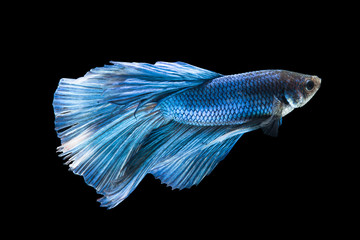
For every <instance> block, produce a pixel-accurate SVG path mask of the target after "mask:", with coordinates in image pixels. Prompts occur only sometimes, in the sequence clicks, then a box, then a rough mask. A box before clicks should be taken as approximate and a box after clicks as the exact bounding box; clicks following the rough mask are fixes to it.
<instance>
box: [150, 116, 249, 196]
mask: <svg viewBox="0 0 360 240" xmlns="http://www.w3.org/2000/svg"><path fill="white" fill-rule="evenodd" d="M168 128H172V129H176V131H174V130H173V131H169V130H170V129H168ZM231 130H233V128H230V127H229V126H220V127H206V128H204V127H196V126H189V125H184V124H179V123H174V122H172V123H170V124H169V125H167V126H165V127H163V129H162V130H161V132H162V133H168V134H165V135H166V136H164V134H161V135H162V136H163V137H162V139H161V140H160V141H159V143H160V142H162V144H163V146H166V147H165V148H162V151H165V153H164V152H161V153H160V152H158V153H157V152H156V151H155V152H154V155H157V156H158V159H159V161H158V162H157V164H155V165H154V166H153V167H152V168H151V169H150V171H149V172H150V173H151V174H153V175H154V176H155V177H156V178H159V179H160V180H161V182H162V183H165V184H167V185H168V186H171V187H172V188H173V189H184V188H190V187H191V186H193V185H197V184H199V183H200V182H201V180H202V179H203V178H204V177H205V176H206V175H208V174H210V173H211V172H212V170H213V169H214V168H215V167H216V166H217V164H218V163H219V162H220V161H221V160H222V159H224V158H225V157H226V155H227V154H228V153H229V152H230V150H231V148H232V147H233V146H234V145H235V143H236V142H237V141H238V139H239V138H240V137H241V136H242V134H237V135H231V136H230V137H229V138H227V139H223V140H222V141H215V142H214V140H215V139H218V138H219V137H220V136H222V135H224V134H226V133H228V132H229V131H231ZM171 133H173V134H171ZM161 135H160V134H156V133H155V134H154V135H153V137H154V139H152V137H151V136H150V138H149V140H150V141H152V140H155V137H158V136H161ZM155 141H156V140H155ZM153 144H154V142H152V144H151V145H153Z"/></svg>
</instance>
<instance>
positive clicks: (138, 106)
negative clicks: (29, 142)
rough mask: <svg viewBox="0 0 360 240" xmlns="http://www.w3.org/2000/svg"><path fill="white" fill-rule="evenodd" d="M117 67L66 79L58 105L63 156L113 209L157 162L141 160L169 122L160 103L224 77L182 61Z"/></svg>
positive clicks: (115, 64) (58, 94)
mask: <svg viewBox="0 0 360 240" xmlns="http://www.w3.org/2000/svg"><path fill="white" fill-rule="evenodd" d="M112 63H113V65H107V66H104V67H101V68H95V69H92V70H90V72H88V73H87V74H86V75H85V76H84V77H81V78H78V79H67V78H64V79H61V80H60V83H59V86H58V88H57V90H56V92H55V94H54V101H53V107H54V112H55V130H56V131H57V134H58V137H59V138H60V139H61V146H60V147H59V148H58V151H59V152H61V154H60V156H62V157H64V158H65V159H67V162H66V163H67V164H69V166H70V170H72V171H73V172H74V173H75V174H78V175H81V176H83V177H84V179H85V182H86V183H87V184H88V185H90V186H92V187H94V188H95V189H96V190H97V192H98V193H100V194H103V195H104V199H107V200H108V201H107V202H106V203H104V204H103V205H105V206H108V207H114V206H116V205H117V204H118V203H120V202H121V201H122V200H123V199H125V198H126V197H127V196H128V194H130V193H131V192H132V191H133V190H134V188H135V187H136V186H137V184H138V182H139V181H140V180H141V179H142V178H143V176H144V174H146V172H147V171H148V170H150V168H151V167H153V165H154V163H153V162H156V161H155V158H153V159H152V160H151V163H148V162H149V161H148V160H149V159H144V158H143V157H141V156H140V155H141V154H143V153H142V152H143V151H142V150H141V149H142V147H141V146H142V145H143V144H144V142H145V139H147V138H148V136H149V135H150V134H151V132H152V131H153V130H154V129H157V128H159V127H161V126H163V125H164V124H166V123H167V120H165V119H164V118H163V116H162V114H161V112H160V110H159V109H158V108H157V104H158V102H159V101H160V100H161V99H163V98H164V97H166V96H169V95H170V94H173V93H175V92H178V91H181V90H184V89H188V88H191V87H196V86H198V85H201V84H203V83H204V82H206V81H208V80H210V79H213V78H216V77H219V76H221V75H220V74H217V73H214V72H211V71H208V70H205V69H202V68H198V67H195V66H192V65H189V64H186V63H182V62H176V63H167V62H157V63H156V64H154V65H152V64H146V63H122V62H112ZM136 165H139V166H136ZM130 166H134V167H130ZM114 193H117V194H114ZM114 198H116V199H114ZM109 199H110V200H109ZM110 202H111V203H110Z"/></svg>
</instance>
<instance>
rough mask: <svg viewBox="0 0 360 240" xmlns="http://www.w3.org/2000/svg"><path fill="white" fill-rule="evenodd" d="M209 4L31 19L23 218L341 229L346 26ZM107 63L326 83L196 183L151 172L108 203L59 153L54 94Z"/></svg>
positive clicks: (176, 227)
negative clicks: (338, 113)
mask: <svg viewBox="0 0 360 240" xmlns="http://www.w3.org/2000/svg"><path fill="white" fill-rule="evenodd" d="M214 7H215V8H214V10H212V11H209V12H207V11H205V10H204V9H202V8H200V9H196V10H195V9H193V8H190V7H189V8H185V9H184V10H183V11H181V10H180V12H181V13H176V14H175V13H174V12H172V11H165V10H164V12H162V11H161V10H158V11H157V12H156V14H155V13H154V12H147V11H146V9H144V12H141V13H139V12H136V14H133V15H131V13H134V9H129V12H130V16H128V15H126V16H124V15H121V14H115V13H116V10H115V13H113V12H112V14H106V13H104V14H103V15H101V17H100V16H99V15H97V14H94V13H95V12H98V11H99V10H96V9H93V11H94V12H93V11H85V10H84V11H83V12H82V9H81V8H80V9H76V10H74V12H73V11H70V10H68V9H66V10H63V11H60V12H55V11H54V12H53V13H47V14H45V15H43V17H42V18H40V19H38V20H36V21H35V22H34V23H33V24H30V25H29V28H30V30H31V31H29V32H28V35H27V37H28V38H30V40H31V41H27V42H26V44H25V45H24V46H22V47H24V48H25V49H26V50H27V52H26V54H23V55H21V57H23V59H24V61H25V60H26V61H28V62H31V64H33V66H34V67H33V68H32V69H31V70H30V71H29V72H28V73H29V74H28V76H29V79H27V81H30V79H31V82H32V83H31V87H33V89H32V93H35V94H32V95H33V96H35V97H33V106H35V107H33V108H29V109H27V110H25V111H28V112H26V114H25V117H24V118H29V119H30V118H33V116H36V121H35V122H36V123H35V124H36V125H35V126H36V127H35V126H33V127H32V129H30V130H29V129H28V130H27V131H28V136H29V134H30V133H29V131H31V133H32V131H34V133H32V134H34V135H35V136H38V139H39V140H37V141H34V138H33V137H32V138H27V141H28V144H27V145H28V146H29V150H28V151H25V153H26V154H27V155H26V156H27V157H25V159H26V161H27V163H28V165H29V171H27V173H28V174H29V175H30V176H29V177H26V184H25V185H26V189H27V190H28V192H27V194H26V197H24V196H23V197H22V198H21V201H20V202H21V203H19V204H17V205H18V206H19V208H20V209H24V211H23V212H22V213H21V218H22V219H24V221H28V222H31V219H34V218H35V217H36V216H39V217H40V218H41V219H42V220H43V221H41V224H43V223H47V225H49V226H50V227H53V228H54V229H57V228H58V227H60V228H63V229H71V228H73V227H74V228H76V227H77V226H79V225H80V224H81V226H84V228H83V229H82V231H86V232H90V233H91V232H94V233H103V232H114V233H115V234H120V233H121V234H123V233H125V232H126V231H127V230H129V228H128V227H130V226H132V227H135V230H131V231H132V233H133V234H140V233H142V232H145V233H148V236H152V235H155V234H159V232H161V231H163V230H164V229H166V230H170V231H173V232H174V233H179V234H180V233H183V232H185V233H186V232H187V231H190V230H198V232H210V233H211V232H213V231H214V232H215V231H220V232H223V233H225V232H226V233H228V234H237V236H239V235H242V234H245V233H247V234H248V233H251V234H259V233H265V234H266V233H270V232H274V233H279V234H284V232H287V231H288V232H289V234H290V236H291V235H299V234H304V235H306V234H307V232H309V231H315V232H316V233H317V234H321V233H322V232H331V231H334V229H333V228H332V226H334V225H337V223H338V222H339V219H340V218H343V217H344V216H343V215H342V214H343V213H344V212H347V211H348V210H347V209H346V207H347V202H348V201H350V199H351V194H352V193H351V191H350V190H349V188H348V187H347V185H348V183H349V182H350V181H352V180H351V179H352V176H351V175H348V174H347V173H346V171H347V168H346V166H345V165H346V163H344V161H346V160H347V159H346V157H345V156H344V155H338V152H339V151H338V150H339V149H338V147H334V146H336V144H334V141H336V142H339V139H336V138H335V139H334V135H333V131H331V130H329V128H330V127H331V126H333V124H332V120H331V119H332V118H333V117H334V107H335V108H336V104H337V101H336V99H334V94H333V93H334V91H337V89H338V85H337V84H336V83H338V78H337V74H336V73H335V69H336V68H337V63H338V62H339V61H341V60H340V59H339V57H338V54H341V53H342V50H341V45H339V44H338V42H337V40H336V39H335V36H338V35H340V34H343V32H342V30H341V28H339V26H337V24H338V23H337V22H336V21H335V20H333V19H332V18H331V16H330V15H326V11H323V12H325V14H324V15H318V12H317V11H315V10H313V11H308V10H307V11H306V14H304V12H302V11H299V12H294V11H282V10H278V11H277V12H273V11H266V10H264V12H257V11H254V12H253V14H251V12H250V13H248V15H246V16H243V14H244V13H245V12H246V11H245V9H243V10H241V11H240V10H237V9H231V6H228V7H227V8H225V9H224V10H216V6H214ZM191 9H193V10H191ZM225 10H226V12H224V11H225ZM219 11H220V12H222V15H220V14H216V13H218V12H219ZM200 13H201V14H200ZM52 14H54V16H53V15H52ZM144 14H145V16H146V17H145V18H143V17H140V16H143V15H144ZM300 16H301V18H300ZM304 16H307V17H305V18H304ZM299 18H300V19H299ZM47 19H50V24H47V23H46V22H47ZM54 19H56V20H54ZM34 29H36V30H35V31H33V30H34ZM109 61H128V62H148V63H155V62H156V61H170V62H172V61H183V62H187V63H190V64H192V65H195V66H199V67H202V68H205V69H209V70H212V71H215V72H219V73H222V74H235V73H241V72H247V71H253V70H261V69H286V70H291V71H296V72H301V73H306V74H312V75H317V76H319V77H320V78H322V85H321V88H320V90H319V91H318V93H317V94H316V95H315V96H314V98H313V99H312V100H311V101H310V102H309V103H308V104H307V105H306V106H304V107H303V108H300V109H296V110H294V111H293V112H292V113H291V114H290V115H288V116H286V117H285V118H284V119H283V125H282V126H281V127H280V130H279V136H278V137H277V138H272V137H269V136H266V135H264V134H263V133H262V132H261V131H255V132H251V133H248V134H246V135H244V136H243V137H242V138H241V139H240V140H239V141H238V143H237V144H236V145H235V147H234V148H233V149H232V151H231V152H230V154H229V155H228V156H227V157H226V159H225V160H223V161H222V162H220V163H219V165H218V166H217V167H216V168H215V170H214V171H213V172H212V173H211V174H210V175H209V176H207V177H205V178H204V180H203V181H202V182H201V183H200V184H199V185H198V186H196V187H192V188H191V189H186V190H182V191H179V190H171V188H170V187H166V186H165V185H163V184H161V183H160V181H159V180H156V179H154V177H153V176H151V175H147V176H146V177H145V178H144V179H143V181H142V182H141V183H140V185H139V186H138V187H137V188H136V190H135V191H134V192H133V193H132V194H131V195H130V196H129V197H128V198H127V199H126V200H125V201H123V202H122V203H121V204H120V205H118V206H117V207H115V208H114V209H112V210H106V209H104V208H100V207H99V203H98V202H97V201H96V200H97V198H99V197H100V195H97V194H96V192H95V190H94V189H92V188H91V187H89V186H87V185H86V184H85V183H84V181H83V179H82V177H80V176H75V175H74V174H73V173H72V172H70V171H68V170H67V169H68V167H67V166H66V165H63V161H62V159H61V158H59V157H58V156H57V153H56V147H57V146H59V144H60V140H59V139H57V137H56V133H55V131H54V115H53V109H52V98H53V94H54V92H55V90H56V87H57V84H58V82H59V80H60V78H63V77H66V78H77V77H81V76H83V75H84V74H85V73H86V72H87V71H88V70H89V69H91V68H94V67H98V66H103V65H104V64H108V63H109ZM24 86H27V85H24ZM337 146H338V145H337ZM34 149H35V151H34ZM31 159H32V160H31ZM31 167H33V168H34V170H32V169H33V168H31ZM30 169H31V170H30ZM58 220H60V222H61V221H63V222H62V224H60V225H59V223H58ZM55 222H56V223H55ZM334 223H335V224H334ZM220 225H221V226H222V227H220ZM145 229H146V230H145Z"/></svg>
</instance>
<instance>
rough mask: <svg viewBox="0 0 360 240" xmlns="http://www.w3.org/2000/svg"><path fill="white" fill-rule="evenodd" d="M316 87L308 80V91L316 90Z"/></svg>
mask: <svg viewBox="0 0 360 240" xmlns="http://www.w3.org/2000/svg"><path fill="white" fill-rule="evenodd" d="M314 86H315V84H314V82H313V81H311V80H307V82H306V85H305V87H306V90H308V91H311V90H312V89H313V88H314Z"/></svg>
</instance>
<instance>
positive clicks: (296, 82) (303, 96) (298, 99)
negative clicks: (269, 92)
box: [282, 71, 321, 108]
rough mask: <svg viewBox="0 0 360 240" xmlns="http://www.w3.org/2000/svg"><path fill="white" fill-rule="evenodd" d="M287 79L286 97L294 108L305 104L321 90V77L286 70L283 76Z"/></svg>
mask: <svg viewBox="0 0 360 240" xmlns="http://www.w3.org/2000/svg"><path fill="white" fill-rule="evenodd" d="M282 78H283V80H284V81H285V89H284V97H285V99H286V101H287V102H288V104H290V106H291V107H293V108H299V107H302V106H304V105H305V104H306V103H307V102H308V101H309V100H310V99H311V98H312V97H313V96H314V95H315V93H316V92H317V91H318V90H319V88H320V85H321V78H319V77H318V76H314V75H307V74H301V73H295V72H289V71H285V72H284V73H283V76H282Z"/></svg>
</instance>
